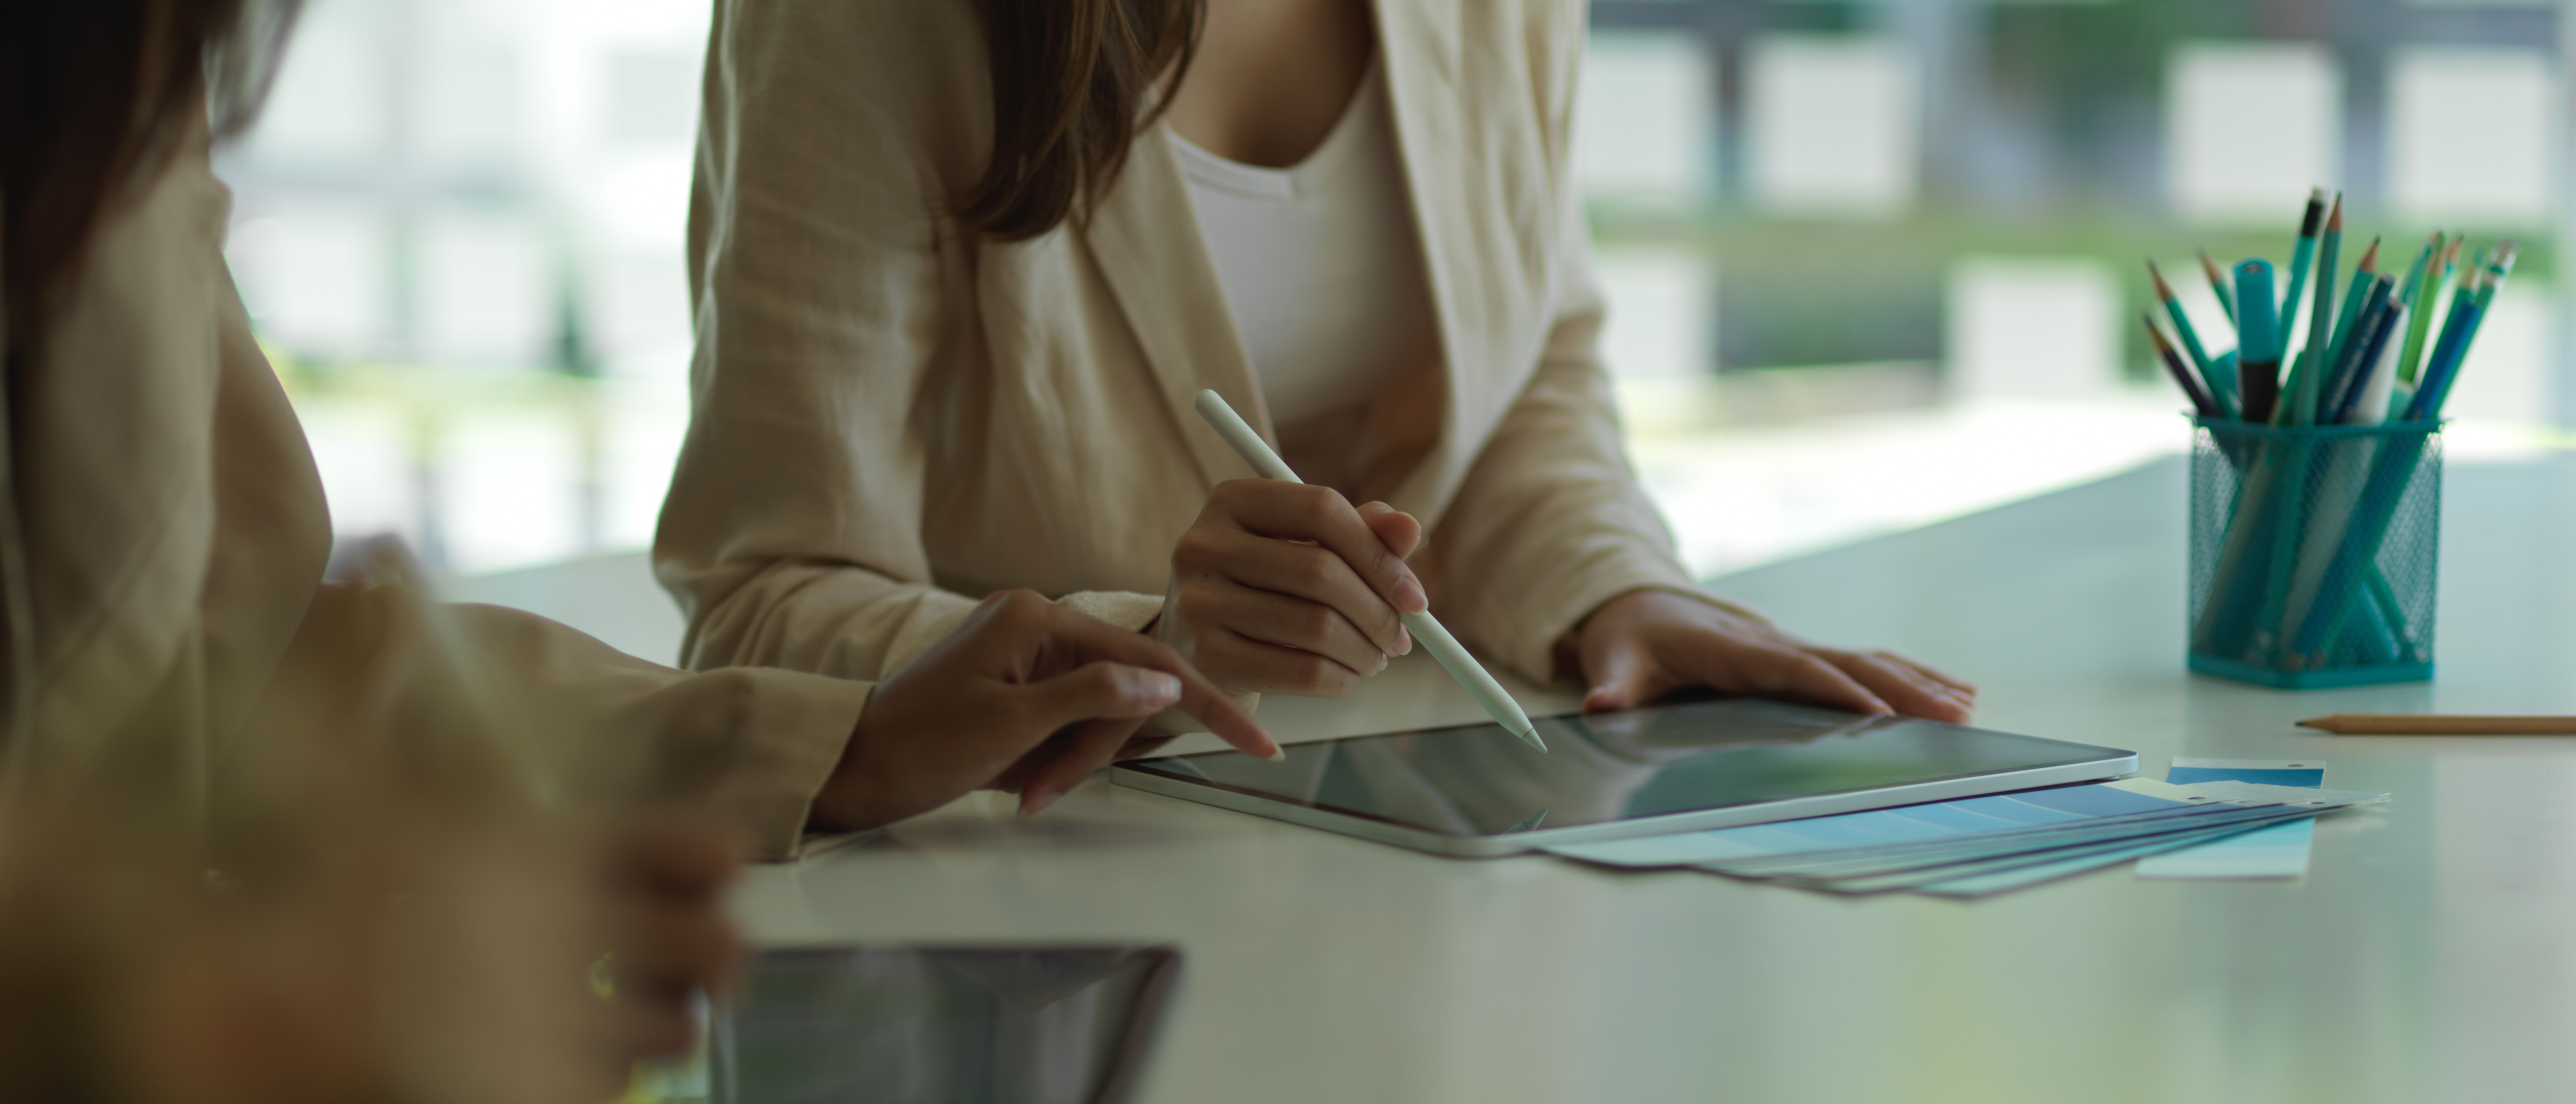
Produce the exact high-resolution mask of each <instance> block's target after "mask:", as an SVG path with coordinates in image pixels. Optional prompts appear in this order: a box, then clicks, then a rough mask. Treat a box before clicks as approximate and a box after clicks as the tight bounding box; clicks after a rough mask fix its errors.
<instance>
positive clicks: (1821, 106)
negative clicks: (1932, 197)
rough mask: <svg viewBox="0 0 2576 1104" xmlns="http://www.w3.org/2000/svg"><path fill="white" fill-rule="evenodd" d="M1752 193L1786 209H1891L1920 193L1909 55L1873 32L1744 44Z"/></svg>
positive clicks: (1918, 97)
mask: <svg viewBox="0 0 2576 1104" xmlns="http://www.w3.org/2000/svg"><path fill="white" fill-rule="evenodd" d="M1747 57H1748V60H1747V62H1746V66H1747V68H1746V70H1745V82H1746V84H1745V96H1746V100H1747V104H1746V120H1745V139H1746V144H1747V146H1748V149H1749V153H1748V155H1747V159H1746V161H1747V163H1746V168H1747V170H1748V171H1749V174H1750V175H1749V182H1750V185H1751V188H1752V192H1753V199H1754V201H1755V202H1756V203H1758V204H1760V205H1761V206H1762V207H1763V208H1764V209H1766V210H1769V211H1773V212H1777V213H1785V214H1821V215H1859V216H1876V215H1890V214H1896V213H1899V212H1901V211H1903V210H1904V209H1905V208H1907V207H1909V206H1911V205H1912V204H1913V202H1914V193H1915V188H1916V184H1917V181H1918V178H1919V177H1920V175H1921V173H1920V161H1921V149H1920V147H1921V142H1922V137H1921V132H1922V127H1921V120H1920V114H1921V110H1922V94H1921V92H1920V90H1919V89H1918V88H1917V86H1916V76H1915V67H1914V63H1913V60H1912V58H1911V57H1910V56H1909V55H1908V54H1907V53H1906V52H1905V51H1904V50H1903V49H1902V48H1900V47H1899V46H1897V45H1896V44H1895V43H1893V42H1890V41H1886V40H1882V39H1875V38H1861V37H1853V36H1821V35H1768V36H1764V37H1762V38H1758V39H1756V40H1755V41H1754V42H1753V43H1752V45H1751V47H1750V49H1749V50H1748V51H1747Z"/></svg>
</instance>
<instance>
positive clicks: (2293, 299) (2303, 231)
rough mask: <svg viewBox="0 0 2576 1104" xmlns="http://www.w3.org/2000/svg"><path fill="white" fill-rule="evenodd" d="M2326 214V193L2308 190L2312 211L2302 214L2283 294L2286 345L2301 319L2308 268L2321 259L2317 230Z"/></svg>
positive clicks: (2282, 325)
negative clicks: (2300, 313)
mask: <svg viewBox="0 0 2576 1104" xmlns="http://www.w3.org/2000/svg"><path fill="white" fill-rule="evenodd" d="M2325 214H2326V190H2325V189H2323V188H2310V189H2308V209H2307V210H2305V211H2303V212H2300V214H2299V239H2298V241H2297V242H2295V243H2293V244H2292V245H2291V246H2290V286H2289V289H2288V290H2286V291H2283V292H2282V293H2281V340H2282V342H2283V343H2284V344H2285V345H2286V344H2287V343H2288V341H2289V339H2290V331H2291V330H2292V329H2294V328H2296V325H2297V322H2298V318H2299V293H2300V292H2302V291H2305V290H2307V286H2308V265H2309V264H2310V263H2311V262H2313V261H2315V260H2316V259H2317V231H2318V229H2319V225H2318V224H2319V223H2320V222H2321V221H2323V220H2324V218H2325Z"/></svg>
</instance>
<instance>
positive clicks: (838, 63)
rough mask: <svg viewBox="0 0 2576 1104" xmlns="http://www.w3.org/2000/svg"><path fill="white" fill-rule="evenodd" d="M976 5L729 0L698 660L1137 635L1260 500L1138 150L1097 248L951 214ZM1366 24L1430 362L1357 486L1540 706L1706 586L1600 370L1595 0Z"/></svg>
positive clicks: (695, 625)
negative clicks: (1577, 665)
mask: <svg viewBox="0 0 2576 1104" xmlns="http://www.w3.org/2000/svg"><path fill="white" fill-rule="evenodd" d="M975 7H976V5H975V4H973V3H971V2H970V0H872V2H868V3H841V2H826V0H719V3H718V4H717V5H716V17H715V27H714V37H713V41H712V42H711V43H710V46H709V50H708V62H707V73H706V110H705V115H704V123H703V128H704V129H703V132H702V135H701V142H700V149H699V160H698V171H697V185H696V192H695V196H694V201H693V204H692V206H691V210H690V226H689V231H690V233H689V243H690V262H691V267H690V277H691V280H692V290H693V293H694V296H695V302H696V306H697V332H698V348H697V359H696V364H695V368H694V372H693V383H694V388H695V401H696V417H695V419H694V421H693V422H692V424H691V426H690V430H689V437H688V442H687V445H686V447H685V448H684V450H683V452H682V454H681V458H680V463H679V470H678V474H677V476H676V479H675V481H674V483H673V485H672V489H671V496H670V498H669V500H668V501H667V502H666V503H665V504H664V507H663V513H662V522H661V530H660V533H659V536H658V538H657V540H656V543H655V550H654V551H655V561H656V564H657V570H658V571H659V573H660V576H661V578H662V581H663V582H664V584H665V585H666V586H668V587H669V588H670V589H671V591H672V592H673V593H674V594H675V595H677V596H678V597H679V599H680V602H681V604H682V605H683V606H684V607H685V608H686V610H687V613H688V615H689V634H688V640H687V645H686V650H685V656H686V661H687V662H689V663H690V664H692V665H694V666H701V667H704V666H713V665H717V664H725V663H758V664H775V665H779V666H785V667H792V668H796V669H799V670H808V671H819V672H823V673H826V674H834V675H841V676H845V677H851V678H875V677H879V676H880V675H881V674H882V673H883V672H885V671H886V670H888V669H890V668H892V667H894V666H897V665H900V664H901V663H902V662H903V661H904V660H905V659H907V658H909V657H910V656H912V655H914V654H916V653H917V652H918V651H919V650H920V649H921V648H922V647H924V646H925V645H927V644H928V643H929V642H930V641H931V640H933V639H935V638H936V637H937V636H938V634H939V633H940V632H941V631H943V630H944V629H946V628H947V627H948V626H949V625H951V624H953V623H955V622H956V620H957V619H958V618H959V617H961V616H962V615H963V614H964V612H965V611H966V610H967V609H968V608H969V607H970V603H971V601H972V599H973V598H974V597H975V596H977V595H981V594H983V593H986V592H988V591H990V590H993V589H996V588H1000V587H1009V586H1024V587H1032V588H1035V589H1037V590H1039V591H1041V592H1044V593H1047V594H1050V595H1057V596H1062V597H1064V598H1065V600H1066V601H1068V602H1069V603H1071V604H1074V605H1076V606H1077V607H1079V608H1082V609H1084V610H1086V611H1087V612H1091V613H1093V614H1095V615H1098V616H1101V617H1104V618H1106V619H1108V620H1111V621H1113V622H1117V623H1120V624H1123V625H1127V626H1130V627H1142V626H1143V625H1145V624H1146V623H1147V622H1149V621H1150V620H1151V619H1152V618H1153V617H1154V616H1155V614H1156V613H1157V612H1158V610H1159V608H1160V603H1161V595H1162V592H1163V591H1164V589H1165V586H1166V583H1167V581H1168V578H1169V572H1170V567H1169V562H1170V555H1171V551H1172V547H1173V544H1174V542H1175V541H1176V540H1177V538H1178V537H1179V536H1180V534H1181V532H1182V531H1183V530H1184V529H1186V528H1188V527H1189V525H1190V523H1191V521H1192V520H1193V519H1194V518H1195V517H1196V516H1197V514H1198V512H1199V510H1200V507H1201V506H1202V504H1203V503H1204V502H1205V500H1206V498H1207V495H1208V492H1209V490H1210V489H1211V488H1212V487H1213V486H1214V485H1215V484H1216V483H1218V482H1220V481H1222V480H1227V479H1238V478H1246V477H1250V476H1251V475H1252V474H1253V472H1252V470H1251V468H1250V467H1248V466H1247V465H1245V464H1244V462H1243V461H1241V460H1239V459H1237V458H1236V457H1235V456H1234V455H1233V454H1232V453H1230V452H1229V451H1227V449H1226V447H1225V445H1224V444H1223V443H1221V442H1220V441H1219V440H1218V438H1217V437H1216V436H1215V435H1214V434H1212V433H1210V432H1208V431H1207V430H1206V428H1205V427H1204V426H1202V425H1201V424H1200V422H1199V420H1198V418H1197V416H1196V415H1195V414H1194V413H1192V411H1191V406H1190V400H1191V398H1192V396H1194V395H1195V394H1196V393H1197V392H1198V391H1199V390H1200V389H1201V388H1213V389H1215V390H1216V391H1217V392H1218V393H1219V394H1222V395H1224V396H1225V398H1226V400H1227V401H1228V402H1230V403H1232V404H1233V405H1234V406H1235V408H1236V409H1238V410H1242V411H1245V412H1247V413H1248V414H1249V415H1250V417H1251V418H1252V420H1253V422H1254V424H1255V425H1256V426H1259V427H1261V428H1262V429H1263V431H1264V432H1265V433H1272V430H1271V427H1270V425H1269V420H1268V416H1267V413H1266V411H1264V409H1263V406H1262V402H1261V396H1260V392H1259V389H1258V387H1257V386H1256V384H1255V383H1254V379H1253V375H1252V371H1251V369H1250V366H1249V364H1248V363H1247V360H1246V357H1245V354H1244V352H1243V348H1242V344H1241V342H1240V341H1239V340H1238V339H1237V338H1236V335H1235V332H1234V329H1233V324H1232V321H1231V319H1230V317H1229V315H1228V313H1227V308H1226V305H1225V302H1224V300H1223V298H1222V296H1221V293H1220V292H1219V290H1218V287H1217V283H1216V277H1215V275H1214V270H1213V268H1212V267H1211V264H1210V262H1209V260H1208V258H1207V255H1206V251H1205V249H1204V248H1203V247H1202V245H1201V243H1200V240H1199V237H1198V233H1197V227H1196V223H1195V222H1194V221H1193V220H1192V218H1191V215H1190V207H1189V201H1188V197H1187V194H1186V192H1185V190H1184V185H1183V182H1182V177H1181V174H1180V171H1179V168H1178V166H1177V164H1176V162H1175V160H1174V158H1173V155H1172V152H1171V149H1170V146H1169V144H1168V143H1167V142H1166V141H1164V140H1163V135H1162V134H1161V132H1160V127H1159V126H1158V127H1156V128H1155V130H1154V131H1152V132H1149V133H1148V134H1146V135H1145V136H1144V137H1143V138H1142V139H1141V140H1139V141H1138V142H1137V143H1136V144H1135V146H1134V148H1133V152H1132V156H1131V157H1130V158H1129V160H1128V163H1127V166H1126V169H1125V172H1124V173H1123V175H1122V176H1120V178H1119V179H1118V181H1117V183H1116V185H1115V186H1114V187H1113V188H1112V189H1111V190H1110V191H1109V192H1108V193H1107V194H1106V195H1105V196H1104V197H1102V199H1101V202H1100V203H1099V205H1098V208H1097V211H1096V213H1095V214H1094V215H1093V216H1092V218H1091V220H1090V222H1089V224H1088V225H1087V226H1082V225H1074V224H1068V225H1066V226H1064V227H1060V228H1058V229H1057V230H1055V231H1053V232H1051V233H1048V234H1046V235H1044V236H1042V237H1039V238H1037V239H1035V240H1032V241H1028V242H1023V243H1012V244H1004V243H996V242H991V241H981V240H977V239H975V238H973V237H970V236H968V235H966V234H965V233H963V232H962V231H961V230H960V228H959V226H958V225H957V223H956V222H955V221H954V220H953V219H951V218H949V217H948V215H947V214H946V213H945V212H946V211H947V210H948V208H949V206H950V204H951V202H952V198H953V197H954V196H955V195H957V194H958V192H959V191H960V190H961V189H962V188H963V187H964V186H966V185H967V184H968V183H970V182H971V181H972V180H973V179H974V178H975V177H976V176H977V174H978V173H980V171H981V169H982V167H983V162H984V160H985V157H986V150H987V149H988V147H989V145H990V132H991V118H990V115H991V107H990V96H989V90H988V88H987V82H986V68H985V61H984V46H983V37H982V32H981V30H980V29H979V26H978V23H977V20H976V16H975V14H974V12H975ZM1377 16H1378V32H1379V43H1380V50H1381V53H1382V56H1383V58H1384V62H1385V65H1386V71H1387V77H1388V86H1389V89H1390V90H1391V93H1392V99H1393V102H1394V113H1395V129H1396V133H1397V135H1398V144H1399V145H1400V147H1401V150H1402V157H1403V164H1404V169H1405V174H1406V178H1407V180H1408V183H1409V188H1410V191H1411V196H1412V207H1413V211H1414V215H1415V220H1416V224H1417V228H1418V230H1419V238H1420V241H1421V243H1422V253H1423V259H1424V262H1425V268H1426V269H1427V271H1428V274H1429V279H1430V284H1431V292H1432V301H1433V303H1434V304H1435V305H1436V309H1437V312H1438V319H1437V322H1438V332H1439V335H1440V339H1441V347H1442V348H1443V349H1445V350H1446V356H1445V357H1444V358H1437V359H1435V360H1434V362H1432V363H1426V364H1423V365H1421V366H1420V368H1419V369H1418V370H1417V371H1415V372H1414V373H1412V375H1411V376H1409V377H1408V378H1406V379H1402V380H1398V381H1391V383H1390V386H1389V388H1388V390H1387V391H1386V393H1385V395H1384V397H1383V398H1381V399H1380V400H1379V401H1378V402H1377V403H1376V404H1375V406H1374V408H1373V409H1372V410H1371V411H1370V417H1369V419H1368V421H1369V426H1368V428H1367V431H1366V432H1367V433H1368V434H1369V436H1370V437H1371V438H1373V440H1374V441H1375V448H1374V449H1373V450H1372V452H1371V456H1372V458H1373V461H1374V463H1373V466H1372V470H1371V472H1370V473H1369V475H1368V476H1367V477H1366V478H1363V479H1361V480H1360V481H1359V484H1358V485H1357V486H1355V487H1353V488H1350V489H1351V490H1353V491H1355V492H1357V493H1359V494H1363V495H1366V496H1369V497H1378V498H1383V499H1385V500H1386V501H1388V502H1390V503H1392V504H1394V505H1395V506H1396V507H1397V508H1399V509H1402V510H1405V511H1406V512H1409V513H1411V514H1413V515H1415V516H1417V517H1419V518H1421V519H1422V520H1423V521H1424V523H1425V524H1426V526H1428V527H1429V530H1430V532H1431V540H1430V543H1429V546H1428V551H1427V552H1426V553H1425V554H1424V555H1422V556H1418V557H1417V558H1416V562H1417V565H1418V566H1420V567H1421V568H1422V571H1423V574H1424V576H1425V578H1426V582H1428V583H1429V584H1430V588H1431V592H1432V596H1433V605H1434V608H1435V610H1436V611H1437V612H1438V613H1439V614H1440V616H1441V617H1442V618H1443V619H1444V620H1446V621H1447V622H1448V624H1449V625H1450V627H1451V628H1452V629H1454V630H1455V631H1456V632H1457V634H1458V635H1459V636H1460V637H1461V638H1463V639H1465V640H1467V641H1469V642H1470V643H1472V644H1474V645H1476V646H1478V647H1480V648H1482V649H1484V650H1485V651H1487V652H1488V653H1490V654H1493V655H1496V656H1499V657H1500V658H1502V659H1503V660H1504V661H1506V662H1508V663H1510V664H1511V665H1512V666H1514V667H1516V668H1518V669H1519V670H1520V671H1521V672H1522V673H1524V674H1526V675H1528V676H1530V677H1533V678H1536V679H1540V680H1543V681H1544V680H1546V679H1548V678H1550V677H1551V675H1552V674H1553V671H1552V669H1551V668H1552V664H1553V654H1552V652H1553V645H1554V643H1555V642H1556V641H1557V640H1558V639H1559V638H1560V637H1562V636H1563V635H1564V634H1565V633H1567V632H1568V630H1570V629H1571V628H1572V627H1573V626H1575V625H1576V624H1577V623H1578V622H1579V621H1580V619H1581V618H1582V617H1583V616H1585V615H1586V614H1587V613H1589V612H1590V611H1591V610H1593V609H1594V608H1596V607H1598V606H1599V605H1600V604H1601V603H1603V602H1605V601H1607V600H1609V599H1610V598H1612V597H1615V596H1617V595H1619V594H1621V593H1624V592H1627V591H1631V590H1636V589H1640V588H1669V589H1673V590H1677V591H1682V592H1685V593H1698V592H1697V591H1696V590H1695V589H1694V588H1693V587H1692V586H1691V583H1690V579H1689V577H1688V575H1687V574H1686V573H1685V572H1684V571H1683V569H1682V566H1681V564H1680V563H1679V561H1678V559H1677V557H1676V556H1675V553H1674V550H1673V546H1672V541H1671V537H1670V536H1669V534H1668V533H1667V531H1666V530H1665V528H1664V525H1663V521H1662V519H1661V518H1660V517H1659V516H1658V515H1657V513H1656V511H1655V508H1654V506H1653V505H1652V503H1650V502H1649V501H1648V499H1647V497H1646V496H1645V494H1644V493H1643V492H1642V491H1641V490H1640V489H1639V487H1638V485H1637V481H1636V478H1635V476H1634V474H1633V473H1632V472H1631V470H1630V468H1629V466H1628V463H1627V461H1626V458H1625V456H1624V454H1623V451H1622V446H1621V439H1620V431H1619V427H1618V424H1617V419H1616V415H1615V412H1614V410H1613V407H1612V402H1611V395H1610V388H1609V381H1608V379H1607V377H1606V376H1605V374H1604V372H1603V370H1602V366H1601V363H1600V360H1599V357H1598V346H1599V336H1600V330H1601V316H1602V306H1601V298H1600V295H1599V292H1598V290H1597V289H1596V288H1595V286H1594V281H1593V277H1592V274H1591V271H1590V256H1589V252H1590V245H1589V241H1588V237H1587V232H1586V230H1585V227H1584V225H1583V221H1582V219H1581V217H1580V212H1579V208H1578V205H1577V202H1576V196H1575V193H1574V187H1573V183H1572V181H1571V179H1570V177H1569V173H1568V169H1567V146H1568V142H1569V137H1570V136H1569V134H1568V127H1569V124H1570V120H1571V107H1572V102H1573V96H1574V84H1575V75H1576V68H1577V62H1578V59H1579V58H1580V55H1581V47H1582V42H1583V7H1582V5H1581V4H1579V3H1573V2H1558V0H1379V3H1378V5H1377ZM1273 436H1274V440H1275V439H1276V438H1275V434H1274V435H1273ZM1295 446H1296V442H1295V441H1290V442H1288V447H1287V448H1286V449H1284V450H1283V451H1285V452H1286V453H1287V459H1288V460H1289V462H1290V463H1291V464H1292V465H1295V464H1296V463H1298V459H1299V457H1298V455H1297V451H1296V447H1295Z"/></svg>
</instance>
